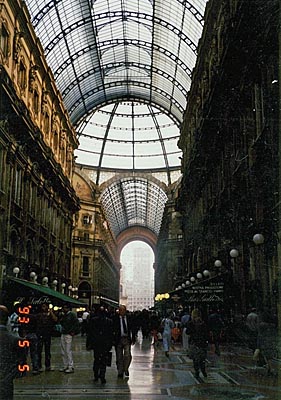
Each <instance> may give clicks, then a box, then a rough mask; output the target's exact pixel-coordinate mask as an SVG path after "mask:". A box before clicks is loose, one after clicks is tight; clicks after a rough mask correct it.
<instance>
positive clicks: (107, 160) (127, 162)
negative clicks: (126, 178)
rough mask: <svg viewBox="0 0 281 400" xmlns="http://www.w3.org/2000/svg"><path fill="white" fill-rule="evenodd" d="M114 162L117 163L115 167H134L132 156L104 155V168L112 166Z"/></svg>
mask: <svg viewBox="0 0 281 400" xmlns="http://www.w3.org/2000/svg"><path fill="white" fill-rule="evenodd" d="M112 164H114V165H115V168H117V169H118V168H120V169H132V168H133V159H132V157H118V158H117V159H116V156H108V155H106V154H105V155H104V156H103V159H102V165H103V167H104V168H111V167H112Z"/></svg>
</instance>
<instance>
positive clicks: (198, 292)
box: [184, 282, 224, 303]
mask: <svg viewBox="0 0 281 400" xmlns="http://www.w3.org/2000/svg"><path fill="white" fill-rule="evenodd" d="M184 293H185V295H186V297H187V299H188V302H190V303H196V302H197V303H214V302H215V303H217V302H223V300H224V299H223V295H224V284H223V282H209V283H207V284H201V285H195V286H193V287H191V288H188V289H185V291H184Z"/></svg>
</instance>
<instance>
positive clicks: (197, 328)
mask: <svg viewBox="0 0 281 400" xmlns="http://www.w3.org/2000/svg"><path fill="white" fill-rule="evenodd" d="M186 333H187V334H188V335H189V343H190V352H189V356H190V358H192V360H193V367H194V370H195V378H196V379H197V378H199V373H200V370H201V372H202V374H203V376H204V377H205V378H207V372H206V366H205V360H206V357H207V347H208V337H209V335H208V328H207V325H206V323H205V322H204V321H203V320H202V318H201V312H200V311H199V310H198V309H194V310H193V311H192V313H191V319H190V320H189V321H188V323H187V326H186Z"/></svg>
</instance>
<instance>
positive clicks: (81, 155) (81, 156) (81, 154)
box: [74, 149, 99, 166]
mask: <svg viewBox="0 0 281 400" xmlns="http://www.w3.org/2000/svg"><path fill="white" fill-rule="evenodd" d="M74 155H75V156H76V157H77V158H76V162H77V163H79V164H80V163H81V164H84V165H89V166H93V165H98V162H99V154H94V153H90V152H88V151H82V150H79V149H78V150H75V152H74Z"/></svg>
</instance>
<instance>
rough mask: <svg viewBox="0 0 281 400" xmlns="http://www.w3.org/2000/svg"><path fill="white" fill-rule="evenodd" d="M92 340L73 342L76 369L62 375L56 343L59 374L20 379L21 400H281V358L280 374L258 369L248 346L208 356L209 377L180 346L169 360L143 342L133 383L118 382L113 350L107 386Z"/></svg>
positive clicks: (276, 369)
mask: <svg viewBox="0 0 281 400" xmlns="http://www.w3.org/2000/svg"><path fill="white" fill-rule="evenodd" d="M85 342H86V338H85V337H81V336H77V337H75V338H74V342H73V358H74V364H75V371H74V373H73V374H65V373H63V372H59V369H60V368H61V367H62V362H61V355H60V338H54V339H53V342H52V367H53V368H54V371H50V372H42V373H41V374H40V375H37V376H33V375H32V374H31V373H28V374H27V376H25V377H24V378H21V379H17V380H15V397H14V398H15V400H19V399H21V400H30V399H62V400H66V399H71V400H78V399H83V400H86V399H91V400H98V399H103V400H105V399H112V400H115V399H119V400H120V399H122V400H123V399H124V400H127V399H132V400H138V399H142V400H156V399H159V400H160V399H161V400H166V399H171V400H172V399H174V400H180V399H190V400H194V399H197V400H201V399H202V400H210V399H214V400H240V399H241V400H281V360H280V361H278V360H275V361H274V374H273V375H271V376H268V375H267V373H266V369H265V368H262V367H258V368H256V367H255V365H254V361H252V354H251V352H250V351H249V350H248V349H246V348H243V347H239V346H235V345H229V344H228V345H224V346H222V347H221V355H220V357H218V356H217V355H215V354H213V353H212V352H211V351H209V352H208V360H207V373H208V377H207V378H204V377H203V376H202V375H200V377H199V379H196V378H195V377H194V374H193V368H192V360H191V359H190V358H189V357H188V356H187V355H186V353H185V352H184V351H183V350H182V347H181V345H180V344H177V345H175V346H174V348H173V349H172V350H171V351H170V357H169V358H167V357H166V356H165V353H164V351H163V349H162V346H161V344H160V345H159V347H158V348H155V347H154V346H153V345H151V340H149V339H144V340H143V339H142V336H141V334H139V337H138V341H137V343H136V344H135V346H133V347H132V354H133V360H132V364H131V366H130V377H129V379H118V378H117V370H116V365H115V354H114V351H113V360H112V366H111V367H108V368H107V373H106V381H107V382H106V384H104V385H103V384H101V383H100V382H94V381H93V372H92V363H93V362H92V359H93V355H92V352H89V351H86V348H85Z"/></svg>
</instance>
